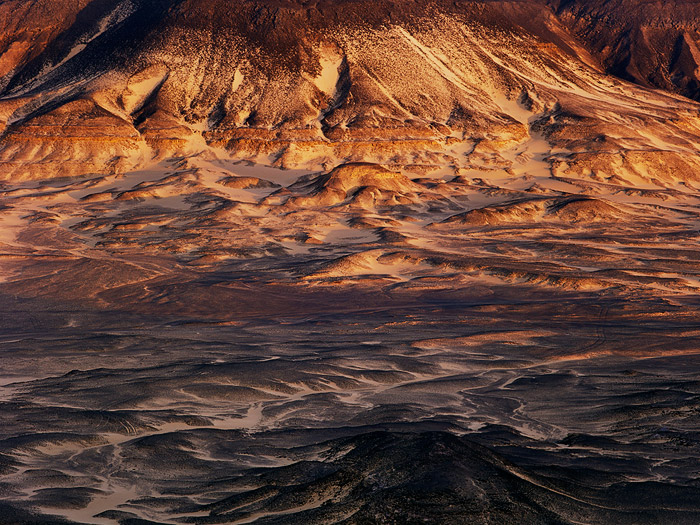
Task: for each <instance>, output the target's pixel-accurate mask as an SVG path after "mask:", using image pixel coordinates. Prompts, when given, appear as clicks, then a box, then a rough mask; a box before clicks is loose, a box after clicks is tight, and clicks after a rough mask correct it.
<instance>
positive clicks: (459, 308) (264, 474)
mask: <svg viewBox="0 0 700 525" xmlns="http://www.w3.org/2000/svg"><path fill="white" fill-rule="evenodd" d="M515 291H517V290H516V289H515V288H513V287H510V288H509V289H498V288H496V289H494V290H493V292H494V293H493V294H490V295H489V296H486V295H488V294H484V295H482V296H479V293H478V291H475V290H471V291H470V290H461V291H456V292H453V293H452V296H451V297H445V296H441V294H436V295H435V296H432V297H430V296H427V297H422V298H421V301H420V303H414V304H411V303H410V301H409V298H408V297H404V298H403V299H402V300H400V301H399V300H396V301H395V302H394V303H392V302H390V301H387V300H385V301H383V302H382V301H376V300H375V303H376V304H374V305H372V306H367V307H362V306H361V303H362V302H363V301H364V300H366V299H367V298H363V297H362V296H361V295H360V294H358V293H352V292H347V293H346V295H345V296H344V297H343V299H345V302H344V303H341V302H340V301H339V302H338V304H339V305H340V304H344V305H347V306H343V307H340V306H339V307H338V308H337V310H334V309H331V308H329V309H328V310H327V311H326V312H325V313H318V312H314V313H311V314H308V315H305V314H304V312H303V310H302V309H301V308H299V309H298V311H297V312H296V313H295V314H290V315H287V316H284V317H277V318H274V319H265V320H261V319H259V318H254V317H251V318H248V319H239V320H238V321H235V322H233V321H219V322H202V320H201V319H200V320H197V319H189V320H187V321H182V320H179V321H177V322H173V320H169V319H165V318H160V319H158V318H148V317H139V318H135V317H133V316H129V315H127V314H120V313H119V312H113V313H109V314H107V313H101V314H94V313H93V314H90V315H85V314H83V313H81V312H80V311H74V312H66V311H56V310H54V311H50V310H44V311H42V310H41V306H40V305H38V304H33V303H30V302H23V301H18V302H14V301H13V300H12V299H11V298H9V297H6V298H5V300H4V301H3V310H4V311H3V312H2V313H3V317H2V319H3V321H2V322H3V325H4V326H3V337H2V340H1V341H0V343H1V344H2V349H3V358H2V364H3V373H4V378H3V380H4V382H5V383H8V384H6V385H5V386H4V387H3V389H2V404H1V405H0V414H1V415H2V423H1V424H0V428H2V436H1V437H2V440H1V441H0V452H1V453H2V455H1V456H0V461H1V463H0V465H1V467H0V468H1V472H2V478H0V479H1V480H2V485H1V489H0V490H1V491H2V500H3V502H4V503H3V504H2V511H3V512H2V517H0V523H7V524H18V523H63V522H80V523H96V524H97V523H125V524H126V523H131V524H136V523H250V522H255V523H302V522H303V523H314V524H315V523H425V522H428V523H465V522H473V523H635V524H640V523H649V524H651V523H697V522H698V520H699V519H700V503H699V501H700V500H699V499H698V493H699V492H698V491H699V490H700V486H699V483H698V480H697V464H698V460H699V459H700V458H699V456H700V447H699V442H698V426H699V425H700V419H698V416H697V414H698V410H699V409H700V397H699V395H698V394H699V393H700V382H699V381H698V379H697V373H696V370H697V367H698V366H700V359H698V355H697V354H698V347H697V335H698V319H697V316H696V315H695V314H689V313H688V312H689V311H693V312H694V311H695V310H696V308H697V299H695V298H693V299H686V300H687V301H688V302H687V303H686V304H684V305H680V304H679V305H675V306H671V305H669V304H668V303H667V302H664V301H655V300H651V299H649V300H644V301H639V302H637V301H635V300H634V299H629V300H627V301H621V300H620V299H619V298H614V297H613V298H606V297H601V296H595V295H586V294H583V295H581V294H577V295H574V294H567V293H562V294H554V296H551V295H550V296H549V297H545V296H543V295H542V294H537V293H534V294H532V293H531V294H530V296H528V294H527V292H526V291H525V290H521V292H522V294H521V297H519V298H518V297H515V296H514V292H515ZM339 298H340V297H336V299H339ZM414 299H415V298H414ZM690 301H695V304H692V303H691V302H690ZM301 302H302V303H303V299H302V300H301ZM366 302H367V303H369V302H370V301H369V300H367V301H366ZM234 309H235V306H234ZM27 319H29V320H30V322H28V323H27V322H26V321H27Z"/></svg>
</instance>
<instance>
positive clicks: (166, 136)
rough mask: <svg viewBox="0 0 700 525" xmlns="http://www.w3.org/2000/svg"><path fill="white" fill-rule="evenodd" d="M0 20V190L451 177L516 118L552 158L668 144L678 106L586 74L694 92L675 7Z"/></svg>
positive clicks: (373, 7)
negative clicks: (187, 167)
mask: <svg viewBox="0 0 700 525" xmlns="http://www.w3.org/2000/svg"><path fill="white" fill-rule="evenodd" d="M64 4H65V5H64ZM0 9H3V10H4V11H5V12H6V13H8V16H5V17H3V19H4V20H5V22H4V24H5V27H3V34H4V35H5V38H4V40H3V41H2V42H1V43H0V50H2V56H1V58H0V73H3V76H2V80H0V86H1V87H2V91H1V93H2V94H1V98H0V119H1V120H0V122H2V128H0V129H3V132H2V135H1V136H0V177H2V178H4V179H8V178H15V179H16V178H45V177H51V176H60V175H71V174H80V173H90V172H101V171H104V170H107V171H108V172H117V171H124V170H128V169H131V168H135V167H138V166H143V165H145V164H147V163H148V162H150V161H152V160H153V159H159V158H166V157H170V156H177V155H181V154H183V153H192V152H200V151H204V150H206V149H211V148H214V149H215V150H218V151H219V154H220V155H224V156H233V157H237V158H247V159H254V160H257V161H260V162H263V163H266V164H272V163H275V164H276V165H279V166H283V167H305V168H314V169H317V168H319V167H326V168H331V167H333V166H335V165H338V164H340V163H343V162H356V161H368V160H369V161H373V162H380V163H392V164H398V165H408V164H421V165H451V166H454V167H455V168H457V169H458V168H462V167H470V166H473V165H474V164H475V161H474V159H475V158H476V157H478V158H479V159H480V160H479V161H478V162H477V164H479V163H481V164H483V163H484V162H486V163H489V164H497V165H498V164H503V163H504V162H505V161H503V159H502V158H499V157H500V155H499V154H498V152H499V151H502V150H504V149H507V148H509V147H512V146H513V145H514V144H518V143H522V142H524V141H527V140H530V139H531V138H532V123H533V121H535V120H536V121H537V125H538V126H539V127H538V133H541V134H544V135H546V136H547V138H548V140H550V141H554V142H556V143H557V144H556V145H560V146H562V147H568V146H570V145H571V142H572V141H573V142H576V143H577V147H578V148H579V149H581V148H584V147H587V148H589V149H591V147H592V148H593V149H594V150H597V149H599V147H598V145H596V144H595V143H593V145H592V146H591V145H590V144H588V142H589V139H590V138H591V137H590V133H589V134H588V136H582V137H579V136H578V135H576V136H574V137H570V136H568V137H565V138H562V137H560V135H561V130H560V129H559V128H558V127H557V126H556V125H554V126H549V125H548V124H547V123H551V124H557V123H559V124H560V123H562V122H566V121H567V119H574V120H576V121H577V122H581V121H584V122H585V126H586V128H587V129H588V130H589V131H590V130H593V132H594V135H593V136H594V137H595V136H597V134H600V133H602V134H606V133H607V131H606V130H608V128H609V127H610V126H615V130H613V131H616V132H620V133H622V134H627V135H630V136H634V135H635V130H636V129H637V128H638V121H639V119H642V120H644V121H645V124H644V125H648V126H649V129H650V130H651V131H650V133H652V134H655V133H659V130H658V129H657V128H658V126H656V124H655V123H657V121H658V120H659V119H661V120H663V121H664V122H666V121H668V115H667V113H665V112H664V109H663V108H666V107H669V106H674V108H677V110H678V111H676V112H675V114H676V115H677V117H674V118H679V119H681V120H682V121H683V124H682V126H681V127H682V128H683V130H684V131H683V132H682V134H686V133H687V131H685V130H687V129H691V130H694V129H695V126H696V121H695V117H694V115H695V114H696V113H697V110H696V107H695V106H694V105H693V104H692V103H690V102H686V101H683V100H681V99H677V98H673V97H668V96H666V95H662V94H657V93H652V92H649V91H646V90H644V89H643V88H637V87H634V86H633V85H631V84H621V83H620V81H619V80H617V79H616V78H615V77H612V76H608V75H606V74H605V71H604V70H607V71H609V72H611V73H614V74H617V75H619V76H622V77H624V78H627V79H629V80H633V81H635V82H638V83H639V84H642V85H646V86H654V87H662V88H664V89H669V90H671V91H677V92H680V93H682V94H685V95H688V96H691V97H692V96H696V95H697V71H696V69H694V66H693V64H695V59H696V58H697V57H698V56H700V54H698V53H696V51H697V46H696V42H697V38H696V37H697V33H694V32H693V30H692V28H693V27H695V26H696V25H697V16H695V10H694V9H693V8H692V5H691V4H683V9H679V10H673V9H671V8H670V7H664V6H663V5H661V6H654V5H652V6H651V7H648V6H646V5H645V7H644V10H641V5H640V9H635V11H644V13H647V14H645V15H641V14H639V15H638V16H633V17H629V16H627V15H626V14H625V13H626V12H627V8H626V7H625V6H622V4H619V5H618V4H614V3H610V2H605V3H599V4H597V3H593V2H568V3H566V2H561V3H559V4H558V5H548V4H546V3H544V2H541V3H538V2H456V3H455V2H430V3H428V2H424V1H415V2H412V1H403V0H401V1H395V2H382V3H380V4H377V3H376V2H369V1H365V0H360V1H353V2H349V1H341V2H330V1H326V2H323V1H319V2H298V1H284V2H283V1H278V2H255V1H237V2H228V1H227V2H224V1H207V2H204V1H202V0H182V1H173V0H170V1H166V0H163V1H160V2H150V1H149V2H145V1H138V0H128V1H114V0H100V1H93V2H83V3H75V2H65V3H56V2H48V1H45V0H36V1H33V2H22V3H20V4H17V3H16V2H4V3H2V4H0ZM657 11H658V13H659V16H658V17H657V16H656V15H654V13H656V12H657ZM649 13H651V14H649ZM59 14H60V16H58V15H59ZM615 17H617V18H615ZM618 18H619V19H620V20H621V21H624V24H623V23H621V22H620V23H618V22H616V20H618ZM56 20H60V23H57V22H55V21H56ZM678 21H680V22H678ZM679 24H680V25H679ZM666 26H673V27H674V28H676V29H674V31H676V33H677V35H676V36H675V37H673V36H672V35H671V33H673V32H669V31H666V30H665V29H664V28H665V27H666ZM673 34H675V33H673ZM642 37H643V38H642ZM639 38H642V40H643V42H646V43H647V44H645V45H647V48H648V49H647V48H643V47H640V44H639V42H637V40H638V39H639ZM674 38H675V40H673V39H674ZM659 39H664V42H666V40H668V39H671V40H673V42H675V43H673V45H671V44H669V45H664V46H662V45H660V44H659V42H660V40H659ZM611 42H613V43H614V45H613V44H611ZM684 46H685V47H684ZM640 57H643V59H642V58H640ZM659 64H665V66H664V67H660V66H659ZM629 99H633V100H634V101H635V102H634V104H630V103H628V102H629ZM601 104H602V105H604V106H609V107H610V111H609V112H606V113H605V114H601V112H600V111H598V108H599V106H601ZM612 113H615V114H618V115H622V118H621V119H618V118H617V117H616V118H615V121H614V122H611V119H610V118H608V117H606V114H607V115H608V116H610V115H611V114H612ZM38 130H40V131H38ZM566 133H572V132H571V131H567V132H566ZM573 133H575V132H573ZM587 133H588V131H587ZM693 133H694V132H693ZM613 134H615V133H613ZM618 134H619V133H618ZM558 140H561V142H557V141H558ZM647 142H648V141H647ZM584 144H585V145H584ZM224 150H226V151H225V152H224ZM469 152H471V153H475V154H474V155H472V159H471V160H470V159H469V158H467V157H465V155H466V154H468V153H469Z"/></svg>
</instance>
